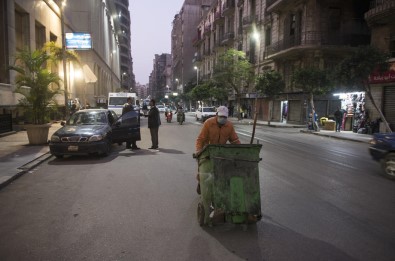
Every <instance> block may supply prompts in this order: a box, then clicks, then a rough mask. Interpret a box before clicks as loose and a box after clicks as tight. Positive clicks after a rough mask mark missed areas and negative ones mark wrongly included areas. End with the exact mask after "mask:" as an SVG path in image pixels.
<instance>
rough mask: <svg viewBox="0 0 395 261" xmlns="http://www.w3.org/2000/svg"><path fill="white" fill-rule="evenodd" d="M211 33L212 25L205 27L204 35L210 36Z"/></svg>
mask: <svg viewBox="0 0 395 261" xmlns="http://www.w3.org/2000/svg"><path fill="white" fill-rule="evenodd" d="M209 33H211V24H210V25H206V26H205V27H204V34H209Z"/></svg>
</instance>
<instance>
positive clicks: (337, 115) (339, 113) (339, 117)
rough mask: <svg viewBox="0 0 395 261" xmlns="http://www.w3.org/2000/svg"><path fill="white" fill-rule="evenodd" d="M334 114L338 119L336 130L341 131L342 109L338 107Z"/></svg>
mask: <svg viewBox="0 0 395 261" xmlns="http://www.w3.org/2000/svg"><path fill="white" fill-rule="evenodd" d="M334 116H335V121H336V128H335V131H338V132H340V127H341V126H342V122H343V112H342V111H341V110H340V108H339V107H337V110H336V111H335V113H334Z"/></svg>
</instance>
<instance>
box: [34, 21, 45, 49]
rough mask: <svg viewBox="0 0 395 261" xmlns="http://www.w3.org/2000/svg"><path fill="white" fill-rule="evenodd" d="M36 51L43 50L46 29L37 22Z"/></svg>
mask: <svg viewBox="0 0 395 261" xmlns="http://www.w3.org/2000/svg"><path fill="white" fill-rule="evenodd" d="M35 30H36V49H41V48H43V47H44V44H45V27H44V26H43V25H42V24H40V23H38V22H37V21H36V26H35Z"/></svg>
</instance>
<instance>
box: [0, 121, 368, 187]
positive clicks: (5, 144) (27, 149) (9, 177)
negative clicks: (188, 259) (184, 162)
mask: <svg viewBox="0 0 395 261" xmlns="http://www.w3.org/2000/svg"><path fill="white" fill-rule="evenodd" d="M229 120H230V121H232V122H233V124H235V125H241V124H243V125H253V120H252V119H242V120H238V119H237V118H229ZM257 126H268V127H273V128H299V129H300V131H301V132H303V133H307V134H314V135H320V136H325V137H330V138H337V139H344V140H351V141H357V142H365V143H368V142H369V141H370V140H371V138H372V135H366V134H357V133H354V132H352V131H342V132H334V131H326V130H321V131H319V132H312V131H308V130H306V126H305V125H295V124H287V123H281V122H271V123H270V125H269V124H268V122H267V121H257ZM60 127H61V125H60V123H59V122H56V123H53V124H52V126H51V128H50V129H49V135H48V138H50V137H51V135H52V134H53V133H54V132H55V131H56V130H58V129H59V128H60ZM50 156H51V154H50V153H49V147H48V145H42V146H31V145H29V140H28V138H27V133H26V131H23V130H22V131H16V132H15V131H14V132H10V133H4V134H0V162H1V164H0V189H1V188H2V187H4V186H6V185H7V184H9V183H10V182H12V181H13V180H15V179H16V178H18V177H19V176H21V175H23V174H24V173H26V172H28V171H30V170H32V169H33V168H35V167H36V166H37V165H39V164H40V163H41V162H43V161H44V160H46V159H47V158H49V157H50Z"/></svg>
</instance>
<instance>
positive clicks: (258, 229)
mask: <svg viewBox="0 0 395 261" xmlns="http://www.w3.org/2000/svg"><path fill="white" fill-rule="evenodd" d="M202 229H203V230H204V231H205V232H206V233H208V234H209V235H210V236H212V237H213V238H215V239H216V240H217V241H218V242H219V243H221V245H222V246H224V247H225V248H226V249H227V250H228V251H229V252H231V253H233V254H234V255H236V256H238V257H239V258H241V259H243V260H257V261H258V260H259V261H262V260H303V261H316V260H337V261H342V260H347V261H353V260H357V259H356V258H353V257H352V256H350V255H348V254H347V253H346V252H344V251H343V250H341V249H339V248H337V247H336V246H333V245H331V244H328V243H327V242H324V241H322V240H317V239H312V238H309V237H307V236H305V235H302V234H300V233H298V232H296V231H293V230H291V229H288V228H286V227H284V226H281V225H279V224H274V223H273V222H271V221H270V218H269V219H265V220H261V221H259V222H257V223H256V224H250V225H247V226H245V225H235V224H221V225H215V226H213V227H203V228H202ZM199 238H200V237H197V238H195V239H194V241H193V242H192V244H193V245H198V246H201V247H206V248H207V246H204V244H207V243H205V242H204V241H203V239H202V238H200V240H199ZM199 249H201V248H199ZM210 256H211V257H212V256H215V254H214V250H213V254H212V255H210V254H209V253H208V257H210ZM208 259H209V258H208Z"/></svg>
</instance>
